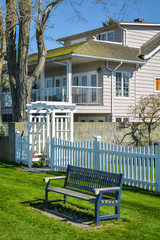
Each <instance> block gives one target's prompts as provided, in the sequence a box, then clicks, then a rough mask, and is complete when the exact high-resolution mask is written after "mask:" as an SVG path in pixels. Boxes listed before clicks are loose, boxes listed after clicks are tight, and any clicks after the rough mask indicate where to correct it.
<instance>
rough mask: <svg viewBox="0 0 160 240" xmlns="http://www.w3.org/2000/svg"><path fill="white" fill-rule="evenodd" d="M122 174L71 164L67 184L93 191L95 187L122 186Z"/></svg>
mask: <svg viewBox="0 0 160 240" xmlns="http://www.w3.org/2000/svg"><path fill="white" fill-rule="evenodd" d="M121 175H122V174H116V173H109V172H103V171H98V170H92V169H86V168H80V167H74V166H70V165H69V166H68V170H67V179H66V183H65V185H66V186H67V187H73V188H78V189H83V190H86V191H90V192H93V189H94V188H105V187H121V179H122V176H121ZM107 195H108V194H107ZM111 195H112V194H111Z"/></svg>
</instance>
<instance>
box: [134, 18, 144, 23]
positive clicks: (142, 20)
mask: <svg viewBox="0 0 160 240" xmlns="http://www.w3.org/2000/svg"><path fill="white" fill-rule="evenodd" d="M134 22H139V23H145V22H146V21H144V19H142V18H137V19H134Z"/></svg>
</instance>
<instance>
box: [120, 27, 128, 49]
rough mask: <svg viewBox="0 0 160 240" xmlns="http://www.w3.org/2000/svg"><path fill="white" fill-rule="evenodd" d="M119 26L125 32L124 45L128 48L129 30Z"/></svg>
mask: <svg viewBox="0 0 160 240" xmlns="http://www.w3.org/2000/svg"><path fill="white" fill-rule="evenodd" d="M118 26H119V28H121V29H122V30H123V31H124V32H125V43H124V45H125V46H127V29H126V28H123V27H121V26H120V25H119V24H118Z"/></svg>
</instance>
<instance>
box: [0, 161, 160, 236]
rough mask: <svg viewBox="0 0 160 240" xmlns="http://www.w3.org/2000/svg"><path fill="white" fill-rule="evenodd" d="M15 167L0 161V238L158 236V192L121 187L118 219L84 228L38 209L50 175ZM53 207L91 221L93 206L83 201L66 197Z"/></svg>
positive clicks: (159, 202)
mask: <svg viewBox="0 0 160 240" xmlns="http://www.w3.org/2000/svg"><path fill="white" fill-rule="evenodd" d="M17 168H18V166H16V165H13V163H6V162H4V161H2V160H0V240H14V239H15V240H20V239H23V240H26V239H28V240H36V239H37V240H41V239H43V240H52V239H54V240H64V239H65V240H66V239H71V240H72V239H74V240H77V239H80V240H83V239H86V240H90V239H94V240H95V239H99V240H103V239H105V240H108V239H112V240H114V239H115V240H120V239H121V240H125V239H127V240H132V239H136V240H138V239H149V240H150V239H152V240H154V239H159V238H160V194H157V193H154V192H151V191H146V190H138V189H136V188H133V187H123V191H122V197H121V220H120V221H117V220H109V221H102V222H101V223H100V226H103V227H102V228H95V229H93V230H88V231H86V230H84V229H83V228H77V227H74V226H72V225H71V224H69V223H66V222H62V221H59V220H55V219H54V218H48V217H47V216H45V215H43V214H41V212H39V211H37V210H36V208H37V207H38V208H42V209H43V208H44V189H45V183H44V182H43V181H42V179H43V178H44V177H47V176H50V174H36V173H27V172H21V171H18V169H17ZM53 175H61V173H53V174H52V176H53ZM62 184H63V181H62V180H60V181H56V182H55V185H57V186H58V185H59V186H60V185H62ZM52 196H53V195H52ZM55 196H56V195H55ZM52 208H54V209H55V208H56V209H57V208H58V209H59V211H62V212H63V211H66V212H70V213H72V215H76V216H78V217H83V218H84V217H85V218H86V219H90V220H92V221H93V220H94V205H93V204H91V203H88V202H84V201H82V200H77V199H75V198H68V203H67V204H66V207H65V206H64V205H63V204H55V205H53V204H52ZM106 210H107V211H109V209H106ZM102 211H103V212H104V210H102ZM93 226H94V224H93Z"/></svg>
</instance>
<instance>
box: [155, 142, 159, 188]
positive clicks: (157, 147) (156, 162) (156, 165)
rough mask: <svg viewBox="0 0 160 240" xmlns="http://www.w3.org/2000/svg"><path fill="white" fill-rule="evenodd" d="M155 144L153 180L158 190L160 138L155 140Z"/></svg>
mask: <svg viewBox="0 0 160 240" xmlns="http://www.w3.org/2000/svg"><path fill="white" fill-rule="evenodd" d="M157 143H158V145H157V146H156V153H155V154H156V158H155V182H156V191H157V192H160V140H159V141H158V142H157Z"/></svg>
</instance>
